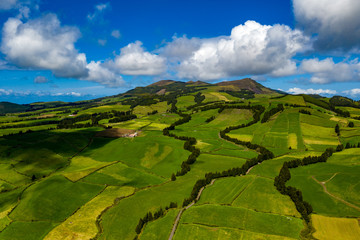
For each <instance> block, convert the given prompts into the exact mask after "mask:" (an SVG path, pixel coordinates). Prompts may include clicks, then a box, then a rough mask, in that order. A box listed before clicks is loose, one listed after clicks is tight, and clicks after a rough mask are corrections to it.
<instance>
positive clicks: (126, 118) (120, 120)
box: [109, 114, 137, 123]
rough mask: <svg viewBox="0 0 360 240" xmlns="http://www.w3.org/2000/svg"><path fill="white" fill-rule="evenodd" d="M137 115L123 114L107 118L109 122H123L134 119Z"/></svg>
mask: <svg viewBox="0 0 360 240" xmlns="http://www.w3.org/2000/svg"><path fill="white" fill-rule="evenodd" d="M135 118H137V116H136V115H135V114H129V115H123V116H120V117H114V118H112V119H110V120H109V123H117V122H125V121H128V120H131V119H135Z"/></svg>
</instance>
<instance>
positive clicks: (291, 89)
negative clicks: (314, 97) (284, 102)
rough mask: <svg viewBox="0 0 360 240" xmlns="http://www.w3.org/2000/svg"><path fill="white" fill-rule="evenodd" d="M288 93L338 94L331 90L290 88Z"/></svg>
mask: <svg viewBox="0 0 360 240" xmlns="http://www.w3.org/2000/svg"><path fill="white" fill-rule="evenodd" d="M287 92H288V93H291V94H330V95H334V94H336V91H335V90H331V89H321V88H320V89H312V88H309V89H301V88H297V87H295V88H290V89H289V90H287Z"/></svg>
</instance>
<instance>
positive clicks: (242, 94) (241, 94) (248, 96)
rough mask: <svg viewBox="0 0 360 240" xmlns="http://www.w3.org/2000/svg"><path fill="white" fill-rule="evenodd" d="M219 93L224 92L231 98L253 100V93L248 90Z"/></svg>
mask: <svg viewBox="0 0 360 240" xmlns="http://www.w3.org/2000/svg"><path fill="white" fill-rule="evenodd" d="M220 92H225V93H227V94H229V95H231V96H233V97H237V98H244V99H251V98H255V92H253V91H251V90H248V89H241V90H240V91H229V90H221V91H220Z"/></svg>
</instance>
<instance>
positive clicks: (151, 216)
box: [135, 202, 177, 234]
mask: <svg viewBox="0 0 360 240" xmlns="http://www.w3.org/2000/svg"><path fill="white" fill-rule="evenodd" d="M171 208H177V203H176V202H170V205H169V206H166V207H165V211H164V210H163V209H162V208H160V209H159V210H157V211H156V212H154V213H152V212H148V213H147V214H146V215H145V216H144V217H143V218H140V220H139V223H138V225H137V226H136V228H135V232H136V233H137V234H140V233H141V231H142V229H143V228H144V226H145V225H146V224H147V223H148V222H151V221H154V220H156V219H158V218H160V217H162V216H164V215H165V213H166V211H167V210H169V209H171Z"/></svg>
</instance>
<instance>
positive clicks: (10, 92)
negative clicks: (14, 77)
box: [0, 88, 13, 96]
mask: <svg viewBox="0 0 360 240" xmlns="http://www.w3.org/2000/svg"><path fill="white" fill-rule="evenodd" d="M12 93H13V91H12V90H6V89H2V88H0V96H1V95H6V96H9V95H11V94H12Z"/></svg>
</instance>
